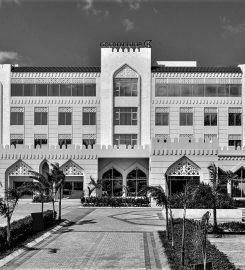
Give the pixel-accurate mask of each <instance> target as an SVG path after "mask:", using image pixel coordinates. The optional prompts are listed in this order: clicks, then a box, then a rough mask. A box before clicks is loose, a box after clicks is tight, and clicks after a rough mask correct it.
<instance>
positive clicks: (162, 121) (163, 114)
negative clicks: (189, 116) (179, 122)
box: [155, 108, 169, 126]
mask: <svg viewBox="0 0 245 270" xmlns="http://www.w3.org/2000/svg"><path fill="white" fill-rule="evenodd" d="M168 118H169V109H168V108H156V111H155V125H156V126H168V121H169V120H168Z"/></svg>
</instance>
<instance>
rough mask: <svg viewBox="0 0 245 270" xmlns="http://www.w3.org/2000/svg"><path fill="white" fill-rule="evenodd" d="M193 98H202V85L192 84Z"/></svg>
mask: <svg viewBox="0 0 245 270" xmlns="http://www.w3.org/2000/svg"><path fill="white" fill-rule="evenodd" d="M193 96H194V97H204V84H193Z"/></svg>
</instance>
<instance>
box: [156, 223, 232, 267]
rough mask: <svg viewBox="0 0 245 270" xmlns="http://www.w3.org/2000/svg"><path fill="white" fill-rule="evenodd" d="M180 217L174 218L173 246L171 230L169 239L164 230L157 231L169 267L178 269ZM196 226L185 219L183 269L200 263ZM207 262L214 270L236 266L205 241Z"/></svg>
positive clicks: (179, 257) (180, 235)
mask: <svg viewBox="0 0 245 270" xmlns="http://www.w3.org/2000/svg"><path fill="white" fill-rule="evenodd" d="M182 224H183V220H182V219H177V220H174V243H175V246H174V248H173V247H172V245H171V237H172V236H171V231H170V240H168V239H167V237H166V232H159V234H160V238H161V241H162V244H163V246H164V248H165V252H166V255H167V257H168V262H169V264H170V267H171V269H174V270H179V269H182V268H181V239H182ZM195 231H196V227H195V225H194V222H193V221H191V220H186V234H185V235H186V236H185V259H184V262H185V263H184V265H185V266H184V268H183V269H184V270H192V269H193V265H194V264H201V263H203V261H202V252H201V246H200V245H197V244H196V243H195V239H194V237H195ZM207 262H212V264H213V269H214V270H235V269H236V267H235V265H234V264H233V263H231V262H230V261H229V260H228V258H227V256H226V255H225V254H224V253H223V252H221V251H219V250H218V249H217V248H216V247H215V246H214V245H212V244H211V243H210V242H209V241H207Z"/></svg>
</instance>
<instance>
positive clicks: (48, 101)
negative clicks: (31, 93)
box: [11, 97, 100, 105]
mask: <svg viewBox="0 0 245 270" xmlns="http://www.w3.org/2000/svg"><path fill="white" fill-rule="evenodd" d="M22 104H42V105H52V104H62V105H75V104H84V105H98V104H100V99H98V98H93V97H90V98H87V97H73V98H72V97H67V98H64V97H55V98H52V97H49V98H47V97H42V99H40V98H30V97H25V98H22V97H16V98H13V97H12V98H11V105H22Z"/></svg>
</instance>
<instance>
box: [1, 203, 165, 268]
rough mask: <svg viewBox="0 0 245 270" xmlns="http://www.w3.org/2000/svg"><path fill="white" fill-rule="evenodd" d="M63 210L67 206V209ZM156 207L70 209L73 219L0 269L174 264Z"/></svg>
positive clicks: (65, 215) (152, 266) (73, 207)
mask: <svg viewBox="0 0 245 270" xmlns="http://www.w3.org/2000/svg"><path fill="white" fill-rule="evenodd" d="M64 211H65V209H64ZM159 213H160V210H158V209H150V208H149V209H139V208H137V209H136V208H126V209H118V208H97V209H95V208H81V207H78V206H77V205H72V206H69V207H68V208H66V212H65V213H64V215H63V217H64V218H67V219H69V220H70V221H71V222H72V225H71V226H66V227H64V228H62V229H61V230H60V231H58V232H57V233H55V234H53V235H51V236H50V237H49V238H47V239H46V240H44V241H43V242H41V243H40V244H38V245H36V246H35V247H34V248H31V249H29V250H27V251H26V252H25V253H24V254H22V255H21V256H19V257H17V258H16V259H14V260H12V261H11V262H9V263H8V264H7V265H5V266H3V267H2V268H1V269H164V270H165V269H166V270H168V269H170V268H169V267H168V264H167V259H166V256H165V254H164V250H163V248H162V246H161V243H160V239H159V238H158V234H157V231H159V230H164V228H165V227H164V223H163V222H164V221H163V220H160V219H159V216H158V214H159Z"/></svg>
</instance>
